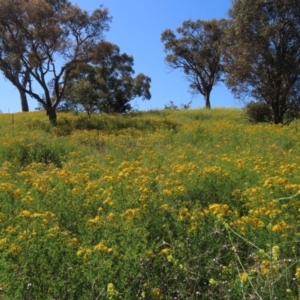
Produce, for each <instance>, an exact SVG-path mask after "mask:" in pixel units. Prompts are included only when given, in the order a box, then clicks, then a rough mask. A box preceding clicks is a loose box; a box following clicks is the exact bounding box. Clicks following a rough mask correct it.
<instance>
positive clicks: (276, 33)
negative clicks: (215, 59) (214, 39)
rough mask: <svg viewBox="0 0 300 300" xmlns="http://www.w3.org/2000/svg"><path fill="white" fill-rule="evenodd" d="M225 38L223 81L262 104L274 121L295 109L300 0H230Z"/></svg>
mask: <svg viewBox="0 0 300 300" xmlns="http://www.w3.org/2000/svg"><path fill="white" fill-rule="evenodd" d="M229 16H230V26H229V27H228V30H227V31H226V33H225V38H224V53H225V55H224V57H225V71H226V74H227V75H226V83H227V85H228V87H229V88H230V89H231V90H232V91H233V92H234V94H235V95H236V97H238V98H240V99H242V98H243V97H248V96H249V97H250V99H254V100H255V101H256V102H263V103H265V104H267V105H268V106H269V107H270V109H271V111H272V116H271V117H272V118H273V121H274V123H275V124H279V123H284V122H289V121H291V120H292V119H293V117H294V116H296V115H297V114H298V113H299V111H300V1H295V0H284V1H282V0H251V1H244V0H234V1H233V2H232V6H231V8H230V10H229Z"/></svg>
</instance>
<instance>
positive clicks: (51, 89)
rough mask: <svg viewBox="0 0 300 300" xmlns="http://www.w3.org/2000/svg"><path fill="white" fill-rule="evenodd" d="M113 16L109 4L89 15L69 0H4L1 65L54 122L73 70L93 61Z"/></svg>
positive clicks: (0, 20) (0, 21) (0, 4)
mask: <svg viewBox="0 0 300 300" xmlns="http://www.w3.org/2000/svg"><path fill="white" fill-rule="evenodd" d="M110 19H111V18H110V17H109V15H108V10H107V9H106V8H103V7H100V8H98V9H96V10H94V11H93V12H92V13H88V12H86V11H84V10H82V9H80V8H79V7H78V6H77V5H73V4H71V3H70V2H69V1H66V0H0V44H1V45H2V46H0V68H1V70H2V71H3V70H5V71H4V72H3V73H4V75H5V76H6V77H7V78H8V79H9V80H10V81H11V82H12V83H13V84H14V85H15V86H16V87H17V88H18V89H19V90H21V91H23V92H25V93H26V94H27V95H30V96H31V97H32V98H34V99H35V100H36V101H37V102H39V103H40V105H42V106H43V107H44V108H45V110H46V111H47V114H48V116H49V120H50V121H51V122H55V121H56V108H57V106H58V105H59V103H60V102H61V100H62V98H63V94H64V91H65V87H66V84H67V82H68V78H69V74H70V72H71V71H72V70H73V69H74V68H76V66H77V64H78V63H82V62H86V61H88V60H89V59H90V57H89V55H88V53H90V50H91V49H92V48H93V47H95V45H96V44H97V43H98V42H99V41H101V40H103V38H104V36H103V34H104V32H105V31H106V30H108V29H109V25H108V24H109V22H110ZM3 45H4V46H3ZM1 47H2V48H1ZM11 75H15V76H11ZM20 82H21V83H22V84H19V83H20ZM40 91H42V93H40Z"/></svg>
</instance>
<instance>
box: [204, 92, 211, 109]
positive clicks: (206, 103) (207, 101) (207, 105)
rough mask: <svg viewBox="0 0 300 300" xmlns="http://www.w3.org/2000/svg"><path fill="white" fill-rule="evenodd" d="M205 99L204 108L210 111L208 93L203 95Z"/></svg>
mask: <svg viewBox="0 0 300 300" xmlns="http://www.w3.org/2000/svg"><path fill="white" fill-rule="evenodd" d="M204 98H205V108H208V109H211V106H210V92H206V94H205V95H204Z"/></svg>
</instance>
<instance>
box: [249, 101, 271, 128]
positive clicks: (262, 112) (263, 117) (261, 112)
mask: <svg viewBox="0 0 300 300" xmlns="http://www.w3.org/2000/svg"><path fill="white" fill-rule="evenodd" d="M244 111H245V114H246V118H247V121H248V122H250V123H252V124H257V123H265V122H267V123H270V122H272V120H273V117H272V109H271V108H270V106H269V105H268V104H266V103H265V102H254V101H251V102H249V103H247V104H246V106H245V108H244Z"/></svg>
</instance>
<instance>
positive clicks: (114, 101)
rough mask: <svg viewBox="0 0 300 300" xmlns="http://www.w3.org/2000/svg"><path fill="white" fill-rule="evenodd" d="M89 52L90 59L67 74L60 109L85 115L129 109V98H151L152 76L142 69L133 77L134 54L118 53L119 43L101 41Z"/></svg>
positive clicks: (122, 111) (130, 108) (126, 110)
mask: <svg viewBox="0 0 300 300" xmlns="http://www.w3.org/2000/svg"><path fill="white" fill-rule="evenodd" d="M89 56H90V58H91V60H90V61H89V63H84V64H79V65H78V66H77V68H76V69H74V70H73V71H72V73H71V74H70V81H69V83H68V85H67V88H66V91H65V93H64V101H63V103H62V109H65V110H75V111H76V110H80V111H85V112H87V114H88V115H91V114H92V113H94V112H102V113H124V112H128V111H130V110H132V107H131V104H130V101H131V100H132V99H134V98H136V97H142V99H147V100H149V99H150V98H151V94H150V82H151V79H150V78H149V77H148V76H145V75H144V74H142V73H140V74H138V75H137V76H136V77H133V74H134V70H133V57H132V56H129V55H127V54H126V53H123V54H121V53H120V49H119V47H118V46H116V45H114V44H112V43H109V42H100V43H99V44H97V45H96V47H95V49H93V51H92V52H91V53H90V54H89Z"/></svg>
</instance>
